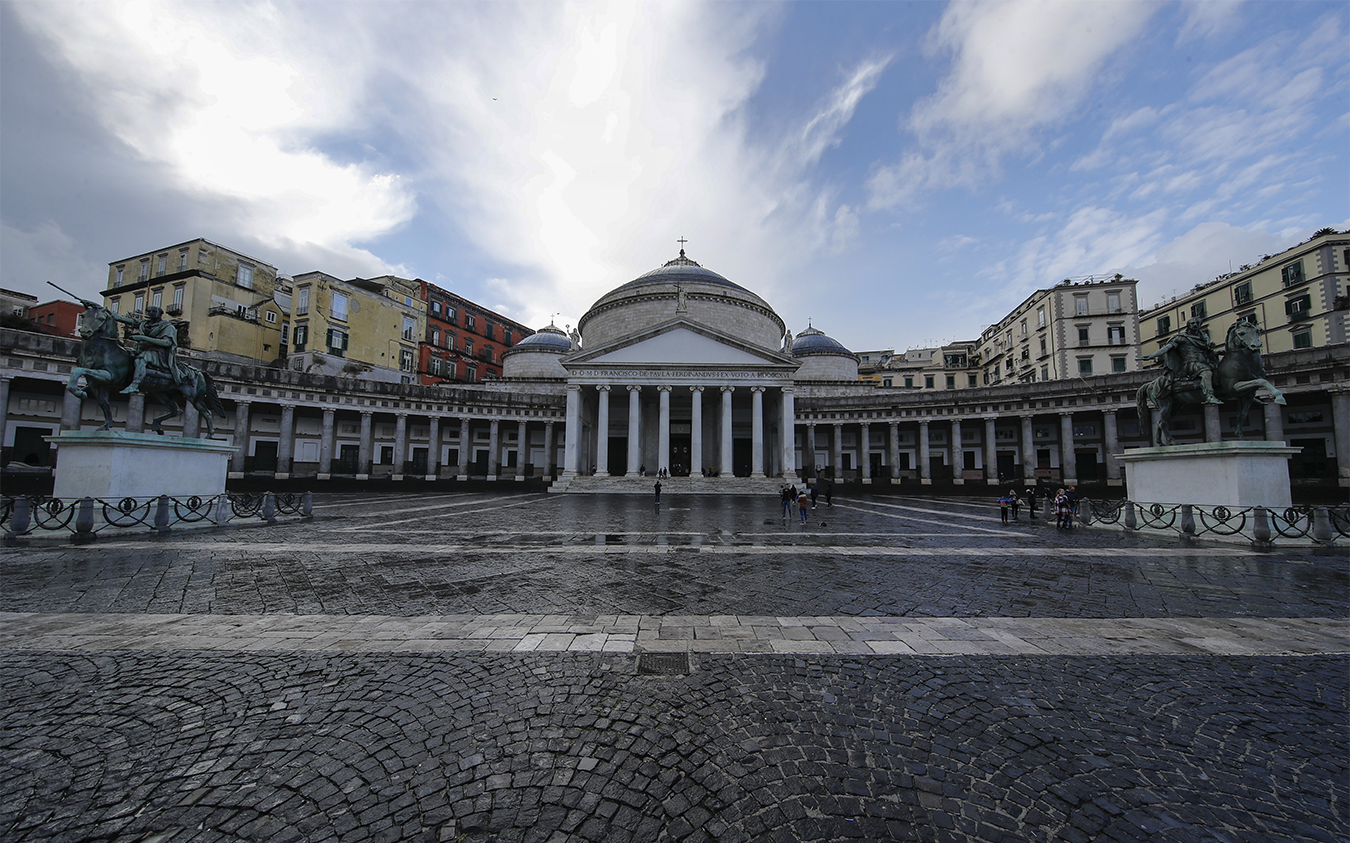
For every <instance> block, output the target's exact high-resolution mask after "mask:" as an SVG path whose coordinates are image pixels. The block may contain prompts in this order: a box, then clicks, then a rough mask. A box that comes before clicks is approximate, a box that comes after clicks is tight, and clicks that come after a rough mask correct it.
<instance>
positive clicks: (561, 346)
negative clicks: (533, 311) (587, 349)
mask: <svg viewBox="0 0 1350 843" xmlns="http://www.w3.org/2000/svg"><path fill="white" fill-rule="evenodd" d="M511 350H512V351H556V352H560V353H562V354H566V353H567V352H569V351H571V350H572V341H571V340H569V339H568V338H567V334H564V333H563V332H562V329H561V328H559V327H557V326H556V325H549V326H548V327H546V328H540V329H539V330H538V331H536V332H535V333H533V334H530V335H529V336H528V337H526V338H525V339H523V340H521V341H520V342H518V343H516V344H515V345H513V346H511Z"/></svg>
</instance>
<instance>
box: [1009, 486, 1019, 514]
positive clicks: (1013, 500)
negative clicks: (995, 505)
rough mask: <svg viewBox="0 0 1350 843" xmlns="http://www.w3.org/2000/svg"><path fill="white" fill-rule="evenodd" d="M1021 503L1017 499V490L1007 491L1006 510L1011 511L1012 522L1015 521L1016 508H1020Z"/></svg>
mask: <svg viewBox="0 0 1350 843" xmlns="http://www.w3.org/2000/svg"><path fill="white" fill-rule="evenodd" d="M1021 503H1022V502H1021V501H1020V500H1018V498H1017V490H1016V489H1009V490H1008V508H1009V509H1011V510H1012V520H1014V521H1016V520H1017V507H1018V506H1020V505H1021Z"/></svg>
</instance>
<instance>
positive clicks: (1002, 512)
mask: <svg viewBox="0 0 1350 843" xmlns="http://www.w3.org/2000/svg"><path fill="white" fill-rule="evenodd" d="M1008 498H1009V496H1008V495H1004V496H1003V497H1001V498H999V499H998V515H999V518H1001V519H1002V520H1003V525H1004V526H1005V527H1006V526H1007V525H1008Z"/></svg>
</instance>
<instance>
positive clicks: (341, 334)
mask: <svg viewBox="0 0 1350 843" xmlns="http://www.w3.org/2000/svg"><path fill="white" fill-rule="evenodd" d="M422 283H423V282H422V281H421V280H420V279H409V278H400V277H398V276H396V275H381V276H378V277H376V278H352V279H349V280H343V279H340V278H337V277H335V276H332V275H329V274H328V273H326V272H317V271H316V272H305V273H302V274H300V275H297V276H295V278H294V279H292V286H293V288H294V295H293V298H292V304H291V309H292V313H293V322H294V326H293V327H292V330H291V342H290V359H289V361H288V364H287V368H290V369H292V370H294V371H297V372H309V373H316V374H328V375H341V376H344V377H356V376H360V377H363V378H366V379H368V380H376V381H386V382H390V383H415V382H416V380H417V347H418V343H419V341H420V339H421V337H422V336H423V335H424V334H425V332H426V302H425V301H424V300H423V299H422V298H421V285H422Z"/></svg>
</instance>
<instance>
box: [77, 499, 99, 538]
mask: <svg viewBox="0 0 1350 843" xmlns="http://www.w3.org/2000/svg"><path fill="white" fill-rule="evenodd" d="M76 506H77V507H79V508H78V509H77V510H76V511H75V535H73V536H71V537H70V540H71V541H73V542H75V543H76V544H88V543H89V542H91V541H93V540H94V539H96V538H98V534H97V533H95V532H94V499H93V498H80V502H79V503H78V504H76Z"/></svg>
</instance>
